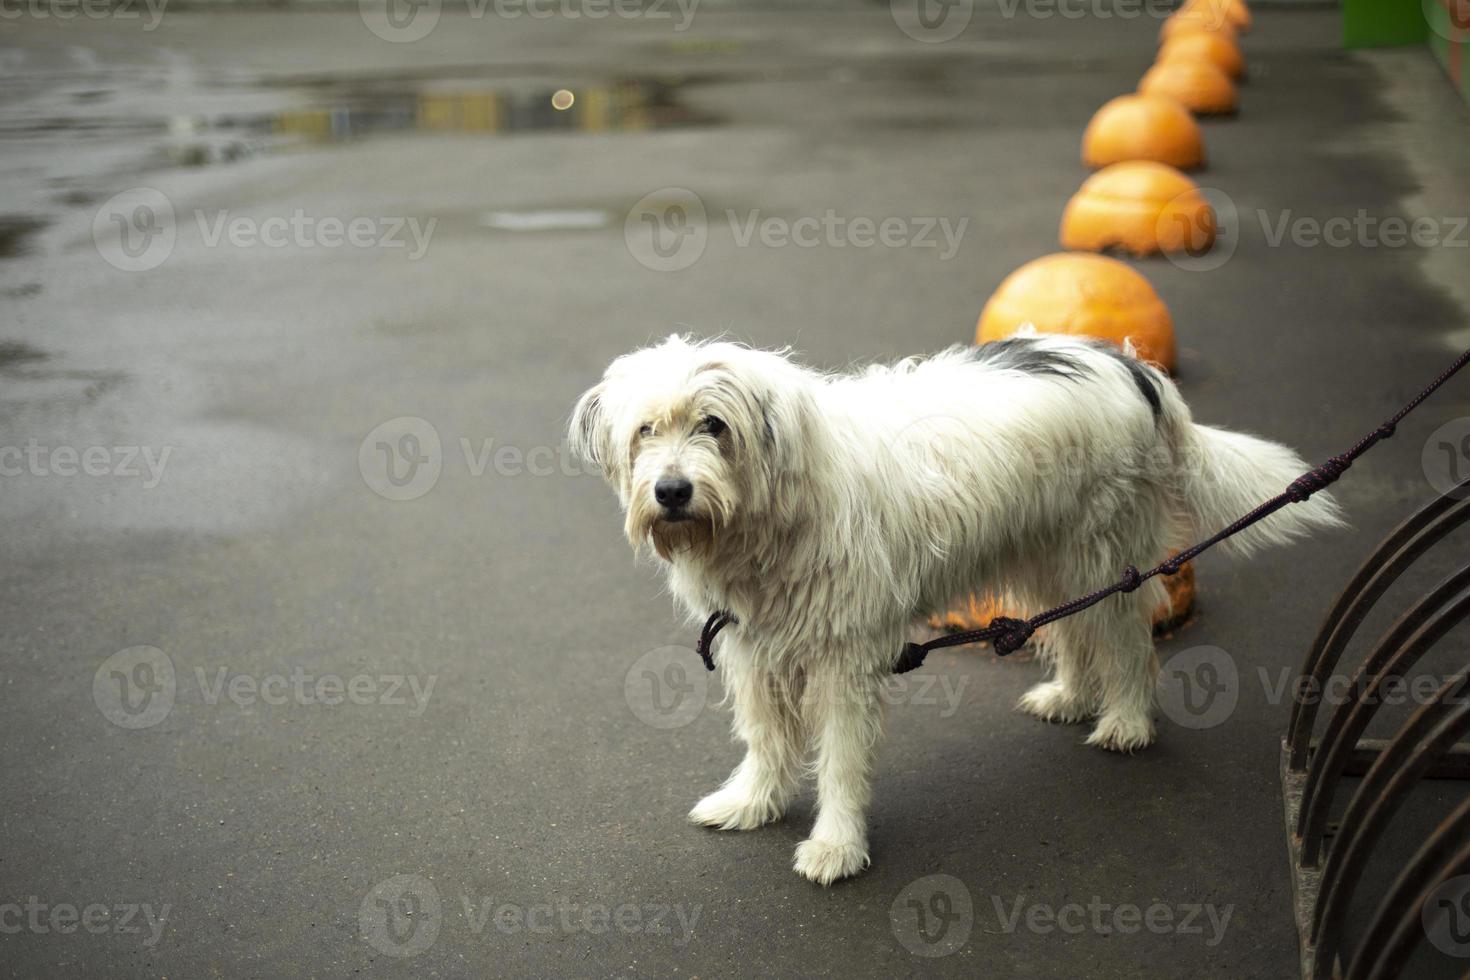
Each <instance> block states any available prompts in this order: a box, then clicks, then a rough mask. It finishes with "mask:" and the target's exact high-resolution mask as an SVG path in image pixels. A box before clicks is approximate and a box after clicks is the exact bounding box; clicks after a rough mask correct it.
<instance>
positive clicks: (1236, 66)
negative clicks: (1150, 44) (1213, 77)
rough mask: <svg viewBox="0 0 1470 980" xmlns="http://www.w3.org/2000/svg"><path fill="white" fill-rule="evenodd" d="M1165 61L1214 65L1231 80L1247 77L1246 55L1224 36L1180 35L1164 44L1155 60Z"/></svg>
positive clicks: (1204, 34)
mask: <svg viewBox="0 0 1470 980" xmlns="http://www.w3.org/2000/svg"><path fill="white" fill-rule="evenodd" d="M1155 60H1156V61H1159V62H1164V61H1197V62H1201V63H1204V64H1211V65H1214V66H1215V67H1216V68H1218V69H1220V70H1221V71H1223V72H1224V73H1225V74H1226V75H1228V76H1230V77H1231V78H1234V79H1238V78H1243V77H1245V55H1243V54H1241V53H1240V48H1238V47H1236V46H1235V42H1234V41H1231V40H1230V39H1229V38H1228V37H1226V36H1225V35H1223V34H1210V33H1206V32H1203V31H1201V32H1199V33H1195V34H1180V35H1179V36H1178V37H1174V38H1171V39H1170V40H1168V41H1165V42H1164V46H1163V47H1162V48H1160V49H1159V56H1158V58H1156V59H1155Z"/></svg>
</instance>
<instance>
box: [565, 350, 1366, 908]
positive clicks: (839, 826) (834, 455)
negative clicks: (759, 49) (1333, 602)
mask: <svg viewBox="0 0 1470 980" xmlns="http://www.w3.org/2000/svg"><path fill="white" fill-rule="evenodd" d="M1020 345H1031V346H1025V347H1024V348H1022V347H1020V346H1017V347H1013V348H1012V349H1013V350H1018V349H1024V350H1026V351H1029V352H1032V353H1033V354H1035V355H1039V356H1042V357H1043V358H1044V357H1046V356H1053V357H1056V358H1061V359H1062V361H1063V363H1064V367H1063V369H1062V370H1061V373H1060V375H1058V374H1057V373H1050V374H1048V373H1036V372H1035V371H1034V370H1024V369H1021V367H1018V366H1016V365H1014V364H1012V365H1010V366H1007V361H1006V359H1004V358H995V357H991V359H990V361H989V362H986V361H984V360H980V361H977V359H976V352H975V350H974V349H969V350H966V349H961V348H955V349H952V350H949V351H945V352H943V353H941V354H938V355H936V356H934V357H931V358H928V359H922V360H920V359H910V360H906V361H903V362H901V363H899V364H897V365H895V366H892V367H874V368H870V369H868V370H867V371H865V372H862V373H860V374H854V375H840V376H839V375H826V374H820V373H817V372H815V371H811V370H808V369H806V368H802V367H799V366H797V365H796V364H794V363H792V362H791V361H790V360H788V359H787V358H786V357H785V356H784V354H782V353H773V352H769V351H761V350H753V349H750V348H748V347H744V346H741V345H737V344H731V343H724V342H693V341H689V340H685V339H682V338H680V337H670V338H669V339H668V340H666V341H664V342H663V343H660V344H658V345H656V346H653V347H649V348H646V349H643V350H638V351H635V352H633V353H631V354H628V355H626V356H624V357H620V358H618V359H617V360H615V361H614V362H613V363H612V365H611V366H610V367H609V368H608V369H607V373H606V374H605V376H604V377H603V379H602V381H601V382H600V383H599V384H597V385H596V386H595V387H594V388H592V389H591V390H590V391H588V392H587V393H586V394H585V395H583V397H582V399H581V400H580V401H579V403H578V405H577V407H576V410H575V412H574V413H573V418H572V424H571V438H572V441H573V443H574V445H575V446H576V447H577V448H578V449H579V451H580V452H582V453H583V454H584V455H585V456H586V457H588V458H589V459H591V460H592V461H594V462H596V463H597V464H598V465H600V467H601V468H602V470H603V472H604V474H605V475H606V477H607V479H608V481H609V483H611V484H612V486H613V487H614V488H615V489H616V490H617V493H618V496H619V497H620V499H621V501H622V504H623V507H624V510H625V512H626V524H625V531H626V533H627V536H628V538H629V540H630V542H631V543H632V544H633V546H634V547H635V549H640V550H641V549H643V548H644V547H645V546H649V545H651V546H652V548H653V550H654V551H656V552H657V553H658V554H659V555H660V556H661V558H662V559H663V562H664V566H665V568H666V570H667V573H668V581H669V584H670V587H671V589H672V591H673V593H674V595H675V596H676V597H677V598H678V600H679V601H680V602H681V603H682V604H683V606H684V607H685V608H686V610H687V611H688V613H689V614H690V616H691V618H693V619H696V620H702V619H703V618H704V617H705V616H707V615H708V614H709V613H710V612H712V611H714V610H716V609H725V610H729V611H730V612H732V613H734V614H735V616H736V617H737V618H738V625H732V626H730V627H728V628H726V630H725V632H724V633H723V634H722V636H721V640H720V646H719V652H718V663H719V665H720V667H721V670H722V672H723V677H724V682H725V685H726V687H727V689H728V690H729V691H730V692H731V695H732V700H733V702H734V714H735V734H736V735H737V736H738V737H739V738H740V740H741V741H743V742H744V743H745V745H746V749H747V753H746V756H745V759H744V761H742V762H741V763H740V765H739V766H738V767H737V768H736V769H735V771H734V772H733V773H732V774H731V776H730V778H729V779H728V780H727V781H726V782H725V784H724V785H723V786H722V787H721V788H719V789H718V790H716V791H715V792H713V793H711V794H710V795H709V796H707V797H705V798H704V799H703V800H701V801H700V802H699V803H698V804H696V805H695V807H694V809H693V810H692V811H691V813H690V818H691V819H692V820H694V821H695V822H697V823H701V824H707V825H709V826H713V827H720V828H724V829H728V830H744V829H748V828H752V827H757V826H759V825H761V824H764V823H767V822H769V821H772V820H775V819H778V818H779V817H780V816H781V815H782V813H783V812H784V811H785V809H786V806H787V805H788V803H789V802H790V801H791V799H792V797H793V796H794V795H795V793H796V791H797V789H798V784H799V781H800V779H801V776H802V774H803V767H804V764H805V763H806V762H807V760H808V756H809V755H810V765H811V770H812V771H813V772H814V774H815V776H816V780H817V789H818V803H819V807H818V813H817V818H816V823H815V826H814V827H813V828H812V831H811V836H810V838H809V839H808V840H806V841H803V842H802V844H801V845H800V846H799V847H798V848H797V851H796V870H797V871H798V872H799V873H801V874H803V875H805V876H806V877H808V878H810V879H811V880H813V881H817V882H820V883H822V884H828V883H830V882H832V881H834V880H836V879H838V878H842V877H845V876H847V875H851V874H854V873H856V872H858V871H860V870H861V869H862V868H863V867H865V866H866V865H867V864H868V848H867V827H866V815H865V814H866V810H867V807H868V803H869V799H870V796H871V791H870V785H871V773H872V768H873V759H874V753H875V750H876V747H877V743H878V741H879V737H880V734H881V728H882V720H881V711H880V703H881V699H880V697H879V693H880V687H881V685H882V683H883V680H884V678H885V677H886V676H887V675H888V674H889V672H890V670H891V668H892V665H893V662H894V658H895V657H896V656H897V654H898V652H899V649H900V648H901V646H902V644H903V642H904V640H905V638H906V636H907V633H908V631H909V629H910V628H911V626H912V625H913V624H914V623H915V622H916V621H918V620H922V618H923V617H925V616H927V615H929V614H931V613H933V612H935V611H938V610H942V609H944V608H946V607H947V606H949V605H950V604H951V603H952V602H954V601H955V600H956V599H958V598H959V597H961V596H964V595H967V594H969V593H971V592H975V591H981V592H987V591H988V592H996V593H999V594H1002V595H1003V596H1004V597H1005V599H1006V603H1007V608H1011V609H1019V610H1024V611H1036V610H1039V609H1042V608H1046V607H1049V606H1051V605H1054V604H1056V603H1059V602H1062V601H1065V600H1068V599H1071V598H1074V597H1076V596H1078V595H1081V594H1083V593H1086V592H1089V591H1091V590H1093V589H1096V588H1098V587H1100V586H1103V585H1106V584H1109V583H1111V582H1113V581H1114V580H1116V579H1117V578H1118V576H1119V574H1120V573H1121V572H1122V570H1123V568H1124V567H1125V566H1127V565H1130V564H1131V565H1135V566H1137V567H1138V568H1140V569H1143V568H1147V567H1150V566H1152V565H1154V564H1156V563H1157V562H1158V561H1160V560H1161V559H1163V558H1164V557H1165V556H1166V554H1167V552H1168V550H1169V549H1170V547H1171V546H1172V547H1179V546H1181V545H1183V544H1187V543H1189V540H1192V538H1193V536H1195V535H1204V534H1209V533H1212V532H1214V531H1215V530H1217V529H1218V527H1219V526H1222V525H1223V524H1225V523H1228V522H1229V521H1230V520H1233V519H1234V518H1236V517H1238V516H1240V515H1241V514H1243V513H1245V512H1246V511H1248V510H1249V509H1250V508H1251V507H1253V506H1255V504H1257V503H1258V502H1259V501H1261V500H1262V499H1264V498H1266V497H1268V496H1270V495H1273V494H1276V493H1279V492H1280V491H1281V490H1283V489H1285V487H1286V485H1287V484H1288V483H1289V482H1290V481H1291V480H1292V479H1294V478H1295V477H1296V476H1298V475H1300V474H1301V473H1302V472H1303V471H1304V470H1305V469H1306V464H1304V463H1303V462H1302V461H1301V460H1300V459H1298V458H1297V457H1296V455H1295V454H1293V453H1292V452H1291V451H1290V450H1287V449H1285V448H1284V447H1281V446H1278V445H1275V444H1273V443H1269V442H1265V441H1263V440H1260V439H1255V438H1252V437H1249V436H1243V435H1238V434H1235V433H1230V432H1225V431H1223V430H1219V429H1212V428H1207V427H1205V426H1200V425H1195V424H1194V423H1193V422H1191V421H1190V416H1189V409H1188V408H1187V407H1186V406H1185V404H1184V402H1183V401H1182V400H1181V398H1180V397H1179V394H1178V392H1177V391H1176V389H1175V388H1174V385H1173V384H1172V383H1171V382H1170V381H1169V379H1168V378H1167V377H1165V376H1164V375H1163V374H1162V373H1160V372H1158V371H1157V370H1155V369H1153V368H1151V367H1149V368H1145V369H1144V371H1145V372H1146V373H1145V374H1144V377H1145V378H1146V379H1148V383H1149V384H1151V385H1152V386H1153V387H1154V388H1155V389H1156V390H1157V393H1158V397H1159V400H1160V402H1161V411H1160V413H1159V414H1158V416H1157V417H1156V416H1155V413H1154V411H1153V410H1152V409H1151V407H1150V405H1149V403H1148V401H1147V400H1146V399H1145V397H1144V396H1143V394H1142V393H1141V390H1140V387H1139V384H1140V382H1139V380H1138V379H1135V378H1134V377H1132V376H1130V372H1129V367H1128V363H1127V362H1126V361H1125V359H1124V358H1125V357H1126V356H1131V352H1129V354H1127V355H1122V354H1119V353H1118V352H1116V351H1109V350H1108V349H1105V348H1104V347H1102V346H1100V345H1097V344H1094V343H1090V342H1085V341H1080V340H1076V339H1073V338H1067V337H1061V336H1051V335H1040V336H1032V337H1030V338H1029V339H1027V340H1024V341H1021V342H1020ZM1033 367H1034V364H1033ZM710 416H716V417H718V418H719V419H720V420H723V422H724V423H725V424H726V425H727V426H728V428H727V429H726V430H725V431H723V432H720V433H719V434H718V435H716V434H712V433H711V432H710V431H708V429H709V423H707V422H706V421H705V420H707V419H708V418H709V417H710ZM645 427H647V428H645ZM716 428H718V426H716ZM663 476H684V477H686V478H688V479H689V480H690V481H692V483H693V485H694V497H693V500H692V501H691V503H690V505H689V512H690V513H691V514H693V515H694V519H693V520H686V521H683V522H679V523H671V522H669V521H667V520H665V519H664V517H665V512H664V511H663V509H662V508H661V507H660V506H659V505H658V504H657V503H656V502H655V499H654V493H653V486H654V483H655V481H657V480H658V478H659V477H663ZM1336 523H1339V521H1338V517H1337V510H1336V506H1335V504H1334V503H1333V502H1332V501H1331V499H1330V498H1329V497H1328V496H1327V495H1326V494H1318V495H1317V496H1315V497H1313V498H1312V500H1311V501H1310V502H1308V503H1307V504H1304V505H1300V506H1295V507H1290V508H1288V509H1286V510H1285V511H1282V512H1280V513H1279V514H1277V515H1276V516H1274V517H1272V518H1271V519H1270V520H1269V521H1267V522H1266V523H1264V524H1263V525H1260V526H1259V527H1258V529H1255V530H1253V531H1252V532H1250V534H1249V535H1247V536H1244V537H1242V538H1240V539H1237V542H1236V543H1237V544H1238V545H1240V546H1242V547H1244V548H1245V549H1249V548H1250V547H1253V546H1260V545H1265V544H1272V543H1279V542H1283V541H1286V540H1289V539H1290V538H1292V537H1293V536H1295V535H1297V534H1300V533H1304V532H1305V531H1306V530H1308V529H1310V528H1312V527H1322V526H1330V525H1334V524H1336ZM1164 600H1165V596H1164V592H1163V589H1162V587H1161V586H1159V584H1158V582H1157V580H1154V581H1151V582H1149V583H1147V584H1146V585H1145V586H1144V587H1143V588H1141V589H1139V590H1137V591H1136V592H1134V593H1132V594H1129V595H1121V596H1116V597H1114V598H1110V599H1108V600H1106V601H1104V602H1103V603H1101V604H1099V605H1098V606H1096V607H1094V608H1092V609H1090V610H1087V611H1086V612H1083V613H1081V614H1079V615H1076V616H1074V617H1072V618H1070V619H1065V620H1062V621H1060V622H1058V623H1055V624H1053V625H1051V626H1050V627H1048V628H1047V629H1046V630H1045V631H1044V632H1043V634H1042V637H1041V640H1040V646H1041V649H1042V652H1043V654H1044V655H1045V656H1046V657H1047V658H1048V660H1049V662H1050V663H1051V664H1053V665H1054V668H1055V673H1054V676H1053V677H1052V678H1051V679H1050V680H1047V681H1045V682H1043V683H1040V684H1038V685H1036V686H1035V687H1034V688H1032V689H1031V691H1029V692H1028V693H1027V694H1026V695H1025V697H1023V698H1022V699H1021V703H1020V707H1021V708H1022V709H1023V710H1025V711H1027V712H1029V713H1031V714H1033V715H1036V716H1038V717H1040V718H1044V719H1047V720H1049V721H1058V722H1077V721H1082V720H1085V719H1092V720H1093V729H1092V733H1091V735H1090V737H1089V738H1088V739H1087V741H1088V742H1089V743H1090V744H1094V745H1099V746H1102V747H1103V748H1108V749H1114V750H1118V751H1124V752H1131V751H1134V750H1136V749H1140V748H1143V747H1144V746H1146V745H1148V744H1149V743H1150V742H1152V741H1153V739H1154V725H1153V720H1152V707H1153V697H1154V684H1155V678H1156V673H1157V669H1158V667H1157V661H1156V659H1155V656H1154V650H1153V642H1152V636H1151V632H1150V612H1151V610H1152V609H1153V608H1154V607H1155V606H1157V605H1158V604H1159V603H1160V602H1162V601H1164Z"/></svg>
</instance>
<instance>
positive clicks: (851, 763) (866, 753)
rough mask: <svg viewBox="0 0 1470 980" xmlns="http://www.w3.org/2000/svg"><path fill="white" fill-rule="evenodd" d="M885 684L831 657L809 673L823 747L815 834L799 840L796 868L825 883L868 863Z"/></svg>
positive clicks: (812, 718)
mask: <svg viewBox="0 0 1470 980" xmlns="http://www.w3.org/2000/svg"><path fill="white" fill-rule="evenodd" d="M873 659H874V660H879V658H876V657H875V658H873ZM880 662H881V661H880ZM882 685H883V677H881V676H879V675H877V674H873V673H870V672H868V671H866V670H865V669H864V668H863V667H862V666H848V665H843V664H839V663H833V662H831V661H827V662H825V663H823V664H821V665H820V666H818V667H816V668H815V669H814V670H813V671H812V673H811V674H810V676H809V677H808V678H807V689H806V697H805V698H804V699H803V702H802V709H803V714H804V715H805V716H806V718H807V719H808V724H809V726H810V728H811V732H812V742H813V747H814V749H815V751H816V761H815V768H816V774H817V819H816V822H815V823H814V824H813V825H812V832H811V836H810V837H808V838H807V839H806V840H804V841H802V842H801V843H800V844H799V845H797V848H796V862H795V870H796V873H797V874H800V875H803V876H804V877H806V878H809V879H811V880H812V881H815V882H816V883H817V884H819V885H830V884H831V883H832V882H834V881H836V880H837V879H839V878H846V877H848V876H849V875H854V874H857V873H858V872H859V871H861V870H863V868H865V867H867V866H868V818H867V810H868V802H869V800H870V799H871V797H872V779H873V759H874V756H875V754H876V752H877V747H878V739H879V737H880V736H881V735H882V732H883V711H882V702H881V699H880V696H879V695H880V693H881V690H882Z"/></svg>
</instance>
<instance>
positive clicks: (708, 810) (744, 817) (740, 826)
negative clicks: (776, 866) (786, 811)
mask: <svg viewBox="0 0 1470 980" xmlns="http://www.w3.org/2000/svg"><path fill="white" fill-rule="evenodd" d="M779 819H781V807H780V805H778V804H777V803H776V801H774V800H772V799H769V798H763V799H751V798H750V797H749V796H747V795H746V794H745V793H743V792H741V791H740V790H737V789H731V788H729V787H726V788H724V789H717V790H715V791H714V792H713V793H711V794H710V795H708V796H706V797H705V798H704V799H702V800H700V801H699V802H698V803H696V804H694V809H692V810H690V811H689V820H690V822H691V823H697V824H700V825H701V826H704V827H714V828H715V829H717V830H754V829H755V828H757V827H760V826H763V825H764V824H768V823H770V822H772V821H773V820H779Z"/></svg>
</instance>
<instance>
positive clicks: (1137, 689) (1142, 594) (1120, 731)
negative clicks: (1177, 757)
mask: <svg viewBox="0 0 1470 980" xmlns="http://www.w3.org/2000/svg"><path fill="white" fill-rule="evenodd" d="M1162 591H1163V590H1162V589H1161V588H1159V587H1158V586H1157V583H1155V582H1150V583H1148V585H1147V586H1146V587H1144V588H1142V589H1139V590H1138V591H1137V592H1134V593H1132V594H1130V595H1120V596H1114V597H1112V598H1110V599H1107V600H1105V601H1104V602H1102V603H1100V604H1099V605H1097V606H1094V607H1093V608H1092V609H1089V610H1087V611H1086V612H1083V613H1080V614H1078V616H1077V618H1078V619H1084V618H1087V617H1095V619H1094V625H1095V627H1096V632H1095V635H1096V638H1097V639H1096V643H1097V645H1096V646H1095V647H1094V648H1093V651H1092V662H1091V666H1092V672H1093V677H1094V679H1095V683H1096V685H1097V688H1098V693H1099V696H1100V701H1101V710H1100V711H1099V713H1098V718H1097V725H1096V727H1094V728H1093V730H1092V734H1091V735H1089V736H1088V738H1087V744H1088V745H1097V746H1101V747H1102V748H1105V749H1111V750H1113V751H1115V752H1133V751H1136V750H1138V749H1141V748H1144V747H1146V746H1148V745H1150V744H1151V743H1152V742H1153V740H1154V721H1153V706H1154V685H1155V684H1156V683H1157V680H1158V673H1159V661H1158V656H1157V654H1155V652H1154V641H1153V626H1152V621H1151V619H1152V617H1151V616H1150V612H1151V610H1152V609H1153V607H1154V605H1155V604H1156V603H1157V602H1158V601H1159V599H1160V598H1161V597H1162Z"/></svg>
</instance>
